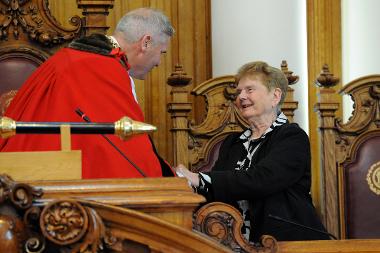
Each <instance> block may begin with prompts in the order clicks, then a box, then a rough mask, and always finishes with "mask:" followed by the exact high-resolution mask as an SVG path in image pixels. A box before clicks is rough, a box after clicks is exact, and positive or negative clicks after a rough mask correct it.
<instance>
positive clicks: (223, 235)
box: [194, 202, 278, 253]
mask: <svg viewBox="0 0 380 253" xmlns="http://www.w3.org/2000/svg"><path fill="white" fill-rule="evenodd" d="M242 225H243V218H242V216H241V214H240V213H239V211H238V210H236V209H235V208H234V207H232V206H230V205H228V204H225V203H221V202H212V203H209V204H207V205H205V206H203V207H202V208H200V209H199V210H198V211H197V212H196V214H195V221H194V229H195V230H198V231H200V232H202V233H204V234H206V235H208V236H210V237H212V238H214V239H216V240H217V241H218V242H220V243H222V244H223V245H225V246H228V247H229V248H231V249H232V250H233V251H234V252H252V253H253V252H254V253H256V252H261V253H269V252H277V250H278V245H277V241H276V239H275V238H273V237H272V236H269V235H268V236H267V235H265V236H263V237H262V238H261V244H260V245H258V244H253V243H250V242H249V241H247V240H246V239H245V238H244V236H243V235H242V234H241V228H242Z"/></svg>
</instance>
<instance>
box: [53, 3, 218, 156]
mask: <svg viewBox="0 0 380 253" xmlns="http://www.w3.org/2000/svg"><path fill="white" fill-rule="evenodd" d="M50 7H51V9H52V13H53V15H54V16H55V17H56V18H57V20H58V21H59V22H60V23H61V24H64V25H66V26H67V25H68V24H69V23H68V18H70V17H71V16H73V15H79V16H82V15H81V11H80V10H78V8H77V1H76V0H65V1H62V0H50ZM140 7H152V8H157V9H160V10H162V11H163V12H164V13H165V14H166V15H167V16H168V17H169V18H170V20H171V22H172V24H173V26H174V28H175V30H176V34H175V35H174V37H173V38H172V40H171V43H170V46H169V48H168V52H167V54H166V55H164V56H162V58H161V65H160V66H159V67H157V68H155V69H153V71H152V72H151V73H150V74H149V75H148V77H147V78H146V80H144V81H139V80H135V84H136V92H137V95H138V100H139V104H140V106H141V108H142V109H143V111H144V114H145V121H146V122H148V123H151V124H153V125H156V126H157V127H158V131H157V132H155V133H153V135H152V136H153V140H154V142H155V143H156V146H157V148H158V151H159V153H160V154H161V155H162V156H163V157H164V158H165V159H167V160H168V161H169V162H170V163H171V162H172V161H173V148H172V134H171V132H170V129H171V127H172V126H171V118H170V115H169V114H168V113H167V103H168V102H170V101H171V94H170V91H171V87H170V86H168V85H167V84H166V79H167V77H168V76H170V74H171V73H172V72H173V71H174V65H175V64H177V63H179V64H182V65H183V66H184V70H185V71H186V72H187V74H188V75H189V76H191V77H192V78H193V83H192V84H191V85H190V87H189V90H190V89H192V88H193V87H195V85H197V84H200V83H202V82H203V81H205V80H206V79H208V78H210V77H211V66H212V65H211V46H210V45H211V38H210V37H211V31H210V0H115V2H114V8H113V9H111V10H109V12H110V13H109V16H108V17H107V25H108V26H109V27H110V28H109V30H108V32H107V34H112V32H113V31H114V29H115V26H116V24H117V21H118V20H119V19H120V18H121V17H122V16H123V15H124V14H125V13H126V12H128V11H129V10H132V9H136V8H140ZM201 103H203V101H202V99H200V101H197V103H196V104H198V105H199V106H195V107H194V108H193V112H192V113H193V114H194V117H195V118H196V119H200V118H202V117H203V112H202V111H200V110H199V109H198V108H202V107H201V106H200V104H201Z"/></svg>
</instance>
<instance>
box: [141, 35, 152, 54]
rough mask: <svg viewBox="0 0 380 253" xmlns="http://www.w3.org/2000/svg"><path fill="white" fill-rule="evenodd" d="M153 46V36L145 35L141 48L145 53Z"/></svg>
mask: <svg viewBox="0 0 380 253" xmlns="http://www.w3.org/2000/svg"><path fill="white" fill-rule="evenodd" d="M151 44H152V36H150V35H148V34H145V35H144V36H143V37H142V38H141V48H142V50H143V51H145V50H146V49H148V48H149V47H150V46H151Z"/></svg>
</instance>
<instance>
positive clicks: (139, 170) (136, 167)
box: [75, 108, 146, 177]
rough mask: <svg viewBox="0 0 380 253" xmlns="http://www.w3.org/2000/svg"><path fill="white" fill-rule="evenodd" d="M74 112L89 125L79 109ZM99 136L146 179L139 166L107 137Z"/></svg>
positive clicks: (86, 117)
mask: <svg viewBox="0 0 380 253" xmlns="http://www.w3.org/2000/svg"><path fill="white" fill-rule="evenodd" d="M75 112H76V113H77V114H78V115H79V116H80V117H81V118H82V119H83V120H84V121H86V122H88V123H91V120H90V118H89V117H88V116H87V115H86V114H85V113H84V112H82V110H81V109H80V108H77V109H75ZM101 136H103V138H104V139H106V141H107V142H108V143H109V144H110V145H111V146H112V147H113V148H114V149H115V150H116V151H117V152H119V154H120V155H121V156H122V157H124V159H125V160H127V161H128V162H129V163H130V164H131V165H132V166H133V167H134V168H135V169H136V170H137V171H138V172H139V173H140V174H141V175H142V176H143V177H146V174H145V173H144V171H142V169H140V168H139V166H137V164H135V163H134V162H132V161H131V160H130V159H129V158H128V157H127V156H126V155H125V154H124V153H123V151H121V150H120V149H119V148H118V147H117V146H116V145H115V144H114V143H113V142H112V141H111V140H110V139H109V138H108V137H107V136H105V135H104V134H101Z"/></svg>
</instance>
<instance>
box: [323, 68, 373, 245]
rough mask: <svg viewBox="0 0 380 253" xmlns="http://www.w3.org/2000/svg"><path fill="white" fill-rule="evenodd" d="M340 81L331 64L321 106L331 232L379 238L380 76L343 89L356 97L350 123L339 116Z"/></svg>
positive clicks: (325, 71) (325, 217) (326, 216)
mask: <svg viewBox="0 0 380 253" xmlns="http://www.w3.org/2000/svg"><path fill="white" fill-rule="evenodd" d="M338 81H339V79H338V78H335V77H334V76H333V75H332V74H331V73H330V72H329V70H328V67H327V65H325V66H324V67H323V70H322V74H321V76H320V77H318V79H317V82H318V84H319V86H320V87H321V88H320V97H319V102H318V103H317V104H316V110H317V111H318V112H319V115H320V126H319V128H320V131H321V155H322V160H321V164H322V193H321V196H322V198H321V207H322V214H323V216H322V218H323V221H324V222H325V224H326V226H327V229H328V231H329V232H330V233H333V234H334V235H336V236H340V238H363V239H366V238H378V236H379V235H380V234H379V232H378V231H379V230H378V227H379V226H380V219H379V218H377V217H378V216H377V214H376V213H378V212H379V211H380V201H379V200H380V199H379V195H378V189H380V188H379V186H380V183H379V182H380V180H379V169H378V168H379V161H380V153H379V152H378V147H379V145H380V124H379V122H380V101H379V100H380V99H379V98H380V76H379V75H371V76H364V77H361V78H359V79H356V80H354V81H352V82H350V83H348V84H347V85H345V86H344V87H343V88H342V89H341V90H340V91H339V93H340V94H347V95H350V96H351V98H352V99H353V101H354V110H353V112H352V115H351V117H350V119H349V120H348V122H345V123H344V122H342V120H341V119H340V117H336V116H335V112H336V111H337V110H338V109H339V104H338V103H336V102H335V100H334V98H333V96H334V93H335V91H334V89H333V87H334V85H336V83H337V82H338ZM376 149H377V150H376ZM364 206H365V208H364V209H363V208H362V207H364Z"/></svg>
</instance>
